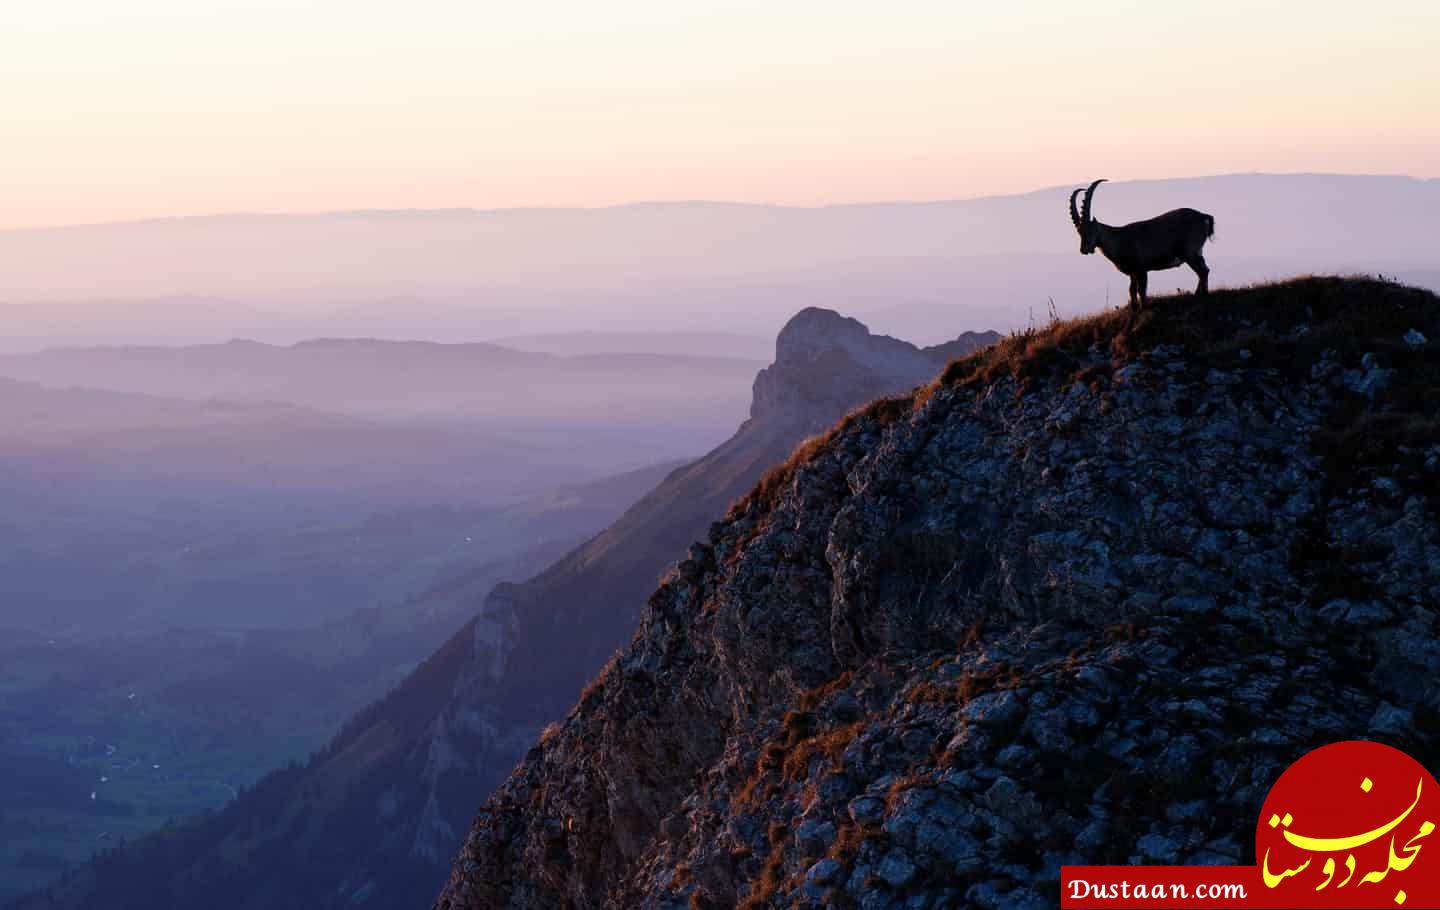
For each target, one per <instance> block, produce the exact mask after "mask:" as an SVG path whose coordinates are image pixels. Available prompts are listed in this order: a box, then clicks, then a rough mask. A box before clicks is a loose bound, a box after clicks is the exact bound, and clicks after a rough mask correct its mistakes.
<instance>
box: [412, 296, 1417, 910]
mask: <svg viewBox="0 0 1440 910" xmlns="http://www.w3.org/2000/svg"><path fill="white" fill-rule="evenodd" d="M1430 339H1440V301H1437V299H1436V298H1435V297H1434V296H1433V295H1431V294H1429V293H1426V292H1423V291H1417V290H1413V289H1409V288H1404V287H1400V286H1397V285H1394V284H1390V283H1387V282H1383V281H1371V280H1365V279H1327V278H1314V279H1303V280H1297V281H1293V282H1288V283H1285V284H1280V285H1271V286H1261V287H1256V288H1251V289H1243V290H1236V291H1222V292H1218V293H1214V294H1212V295H1211V296H1210V298H1209V299H1196V298H1191V297H1180V298H1172V299H1161V300H1157V301H1154V303H1153V305H1152V307H1151V308H1150V309H1148V310H1146V311H1145V312H1143V313H1140V314H1135V313H1131V312H1112V313H1107V314H1103V315H1101V316H1097V317H1094V318H1091V319H1088V320H1082V321H1077V322H1072V323H1065V324H1059V325H1055V326H1052V327H1051V328H1049V329H1048V330H1045V331H1041V332H1033V333H1027V334H1024V335H1020V336H1015V337H1012V338H1010V339H1007V340H1005V341H1004V342H1002V343H1001V344H999V345H996V346H995V347H993V348H991V349H988V350H986V351H984V352H981V353H980V354H977V355H975V356H972V357H969V358H965V359H962V360H959V361H957V362H955V363H954V364H952V365H951V366H950V367H949V368H947V369H946V371H945V372H944V373H943V374H942V375H941V376H940V377H939V378H938V379H937V380H936V381H935V382H934V383H932V384H931V385H930V386H928V387H926V388H923V389H921V390H918V391H917V392H916V393H914V394H913V395H908V396H902V397H900V398H896V399H887V400H882V401H879V402H876V403H875V404H873V405H871V406H869V407H867V408H865V409H862V410H860V411H858V412H855V413H853V414H852V415H850V416H849V417H847V418H846V419H845V420H844V421H842V422H841V423H840V424H838V425H836V426H835V427H834V428H833V429H832V430H831V431H830V432H829V433H828V434H827V435H826V436H825V437H823V438H821V439H819V440H816V441H813V442H811V443H808V444H806V445H804V446H802V447H801V448H800V449H799V450H797V452H796V453H795V456H794V458H792V460H791V461H790V462H789V463H787V464H786V465H784V466H782V467H781V468H779V469H777V470H776V471H773V472H772V473H771V474H770V475H768V476H767V477H766V478H765V479H763V480H762V481H761V483H759V484H758V485H757V486H756V487H755V488H754V490H752V492H751V493H750V494H749V495H748V496H747V497H745V498H744V499H743V500H742V501H740V502H739V503H737V504H736V506H735V507H734V508H733V509H732V510H731V511H730V513H729V515H728V516H727V517H726V519H725V520H724V521H723V522H720V523H717V524H716V525H715V526H714V527H713V528H712V529H711V532H710V534H709V536H708V539H707V540H706V541H705V542H703V543H697V544H695V545H694V546H692V547H691V549H690V551H689V554H688V556H687V558H686V559H685V561H683V562H682V563H680V565H679V566H678V567H677V568H676V569H675V571H674V572H673V573H672V574H671V575H670V576H669V577H668V578H667V579H666V580H665V581H664V583H663V584H661V586H660V587H659V589H658V590H657V591H656V592H655V593H654V595H653V596H652V597H651V598H650V600H649V605H648V607H647V608H646V610H645V612H644V615H643V617H642V619H641V622H640V625H639V628H638V630H637V631H636V633H635V636H634V638H633V640H632V641H631V643H630V645H629V646H628V647H627V648H626V649H624V650H623V651H622V652H621V653H620V654H618V655H617V656H616V658H615V659H614V660H613V661H612V662H611V663H610V664H609V665H608V666H607V667H606V669H605V670H604V672H602V673H601V675H600V676H599V677H598V678H597V679H596V680H595V681H594V683H593V684H592V685H591V686H590V687H589V688H587V690H586V691H585V693H584V694H583V695H582V697H581V699H580V701H579V703H578V704H577V705H576V706H575V708H574V709H573V710H572V712H571V713H570V715H569V716H568V717H567V718H566V720H565V721H564V722H563V723H561V724H558V725H556V726H554V727H552V728H550V729H548V730H547V731H546V732H545V734H544V735H543V736H542V737H541V739H540V741H539V742H538V743H537V744H536V745H535V746H534V747H533V748H531V750H530V752H529V754H528V755H527V756H526V757H525V759H524V761H523V762H522V763H521V764H520V765H519V767H517V768H516V769H515V772H514V773H513V774H512V775H511V777H510V778H509V780H508V781H506V782H505V784H504V785H503V786H502V787H501V788H500V789H499V790H498V791H497V792H496V793H495V795H494V796H492V797H491V799H490V800H489V801H487V802H486V803H485V804H484V805H483V806H482V807H481V809H480V811H479V813H478V815H477V817H476V820H475V823H474V826H473V828H472V830H471V832H470V835H469V837H468V838H467V840H466V842H465V845H464V847H463V849H462V851H461V853H460V855H459V857H458V858H457V860H456V862H455V864H454V867H453V870H452V873H451V877H450V881H449V882H448V884H447V886H446V888H445V890H444V892H443V893H442V895H441V897H440V899H439V901H438V902H437V904H436V906H437V908H441V910H458V908H479V907H486V908H493V907H537V906H547V907H653V908H662V907H663V908H669V907H692V908H693V907H725V906H734V905H737V904H738V905H740V906H748V907H762V906H763V907H768V906H795V907H822V906H824V907H829V906H839V907H864V908H901V907H903V908H915V910H923V908H939V907H972V906H973V907H987V908H1002V907H1003V908H1010V907H1015V908H1018V907H1042V906H1053V905H1054V903H1055V901H1056V899H1057V895H1058V892H1057V887H1056V880H1057V878H1058V871H1059V867H1060V865H1061V864H1062V863H1083V862H1093V863H1105V862H1112V863H1113V862H1119V863H1125V862H1158V863H1237V862H1253V861H1254V857H1253V856H1252V855H1251V852H1252V851H1251V846H1250V842H1251V838H1250V835H1249V832H1250V831H1251V830H1253V827H1254V824H1255V818H1256V814H1257V813H1258V811H1259V807H1260V804H1261V801H1262V800H1263V798H1264V796H1265V793H1266V791H1267V790H1268V788H1269V786H1270V785H1271V784H1272V783H1273V782H1274V780H1275V778H1276V776H1277V775H1278V774H1279V772H1280V771H1281V770H1282V769H1283V768H1284V767H1285V766H1287V765H1288V764H1289V763H1290V762H1291V761H1293V760H1294V759H1296V758H1298V757H1299V756H1300V755H1301V754H1303V753H1304V752H1305V751H1307V750H1308V749H1310V748H1313V747H1315V746H1318V745H1321V744H1323V743H1326V742H1331V741H1335V740H1340V739H1347V738H1366V739H1377V740H1380V741H1384V742H1388V743H1391V744H1393V745H1396V746H1398V747H1400V748H1402V749H1405V750H1406V751H1408V752H1409V753H1410V754H1411V755H1413V756H1414V757H1416V758H1417V759H1418V760H1420V761H1421V762H1422V763H1423V764H1425V765H1427V766H1428V767H1429V768H1431V769H1432V771H1434V770H1436V769H1437V767H1440V627H1437V615H1436V609H1437V604H1440V530H1437V511H1440V495H1437V494H1436V492H1435V491H1436V490H1437V489H1440V419H1437V411H1440V356H1437V348H1436V345H1435V342H1434V341H1431V340H1430Z"/></svg>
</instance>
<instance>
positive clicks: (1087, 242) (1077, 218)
mask: <svg viewBox="0 0 1440 910" xmlns="http://www.w3.org/2000/svg"><path fill="white" fill-rule="evenodd" d="M1104 182H1105V178H1104V177H1101V178H1100V179H1099V180H1096V181H1095V182H1094V183H1092V184H1090V188H1089V189H1087V190H1076V191H1075V192H1073V193H1071V194H1070V220H1071V221H1073V222H1075V230H1076V231H1078V232H1079V233H1080V252H1081V253H1083V254H1085V255H1086V256H1089V255H1090V254H1091V253H1093V252H1095V240H1096V233H1097V232H1096V230H1095V219H1094V218H1092V217H1091V216H1090V200H1092V199H1094V198H1095V187H1097V186H1099V185H1100V184H1102V183H1104ZM1082 192H1083V193H1084V194H1085V202H1084V203H1082V204H1081V207H1080V210H1079V211H1076V209H1075V197H1076V196H1079V195H1080V194H1081V193H1082Z"/></svg>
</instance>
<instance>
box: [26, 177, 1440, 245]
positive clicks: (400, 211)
mask: <svg viewBox="0 0 1440 910" xmlns="http://www.w3.org/2000/svg"><path fill="white" fill-rule="evenodd" d="M1236 177H1281V178H1286V177H1340V178H1353V179H1372V180H1411V181H1416V182H1419V183H1431V182H1440V177H1417V176H1415V175H1413V174H1387V173H1370V172H1363V171H1362V172H1342V171H1228V172H1223V173H1217V174H1191V175H1184V176H1178V177H1143V178H1136V179H1130V180H1127V179H1124V178H1121V179H1112V180H1109V181H1107V182H1109V183H1110V184H1111V185H1112V186H1123V185H1135V184H1147V183H1170V182H1179V181H1192V180H1221V179H1228V178H1236ZM1082 185H1083V181H1082ZM1068 190H1069V186H1068V185H1067V184H1063V183H1057V184H1051V185H1048V186H1042V187H1037V188H1036V189H1032V190H1022V191H1018V192H1011V193H983V194H980V195H976V196H955V197H944V198H938V199H889V200H877V201H872V202H824V203H818V204H814V205H801V204H794V203H783V202H749V201H742V200H724V199H704V198H697V199H670V200H665V199H652V200H636V201H633V202H618V203H611V204H607V205H589V206H583V205H518V206H500V207H493V208H487V207H482V206H446V207H437V208H411V207H404V208H393V209H387V208H373V207H362V208H354V209H321V210H313V211H304V210H297V211H243V210H240V211H229V212H208V213H196V214H190V215H155V216H151V217H146V218H117V219H112V220H106V221H81V222H71V223H61V224H40V225H28V226H23V227H5V228H0V235H4V234H19V233H40V232H47V231H77V230H90V229H95V228H107V227H125V226H132V227H133V226H143V225H160V224H173V223H176V222H185V221H222V220H237V221H239V220H257V221H258V220H266V219H277V220H281V219H291V220H304V219H315V220H321V219H327V218H331V219H340V218H363V217H374V216H392V217H395V216H401V217H405V216H408V217H426V216H430V217H434V216H451V217H473V216H478V215H525V214H542V213H557V212H585V213H595V212H613V211H619V210H623V209H639V208H667V207H680V206H714V207H726V208H764V209H782V210H787V211H824V210H827V209H843V208H880V207H888V206H905V205H912V206H924V205H952V204H955V203H961V202H983V201H986V200H992V199H1014V198H1018V197H1023V196H1034V195H1039V194H1042V193H1051V192H1057V191H1068Z"/></svg>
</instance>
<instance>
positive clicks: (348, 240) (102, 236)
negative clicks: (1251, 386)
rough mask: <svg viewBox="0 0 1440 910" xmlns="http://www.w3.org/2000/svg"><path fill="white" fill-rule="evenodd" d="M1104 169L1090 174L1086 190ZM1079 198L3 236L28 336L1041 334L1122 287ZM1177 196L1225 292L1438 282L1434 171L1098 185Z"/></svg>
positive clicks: (623, 209) (4, 292) (11, 302)
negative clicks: (830, 318)
mask: <svg viewBox="0 0 1440 910" xmlns="http://www.w3.org/2000/svg"><path fill="white" fill-rule="evenodd" d="M1096 176H1103V175H1090V174H1077V175H1075V185H1077V186H1079V185H1084V183H1086V182H1088V181H1089V180H1090V179H1093V177H1096ZM1115 176H1118V175H1115ZM1070 189H1071V187H1070V186H1062V187H1054V188H1050V189H1045V190H1039V191H1036V192H1033V193H1026V194H1023V195H1014V196H996V197H988V198H980V199H967V200H956V201H942V202H932V203H893V204H869V205H840V206H826V207H819V208H795V207H784V206H773V205H740V204H728V203H664V204H640V205H630V206H620V207H615V208H602V209H516V210H498V211H483V210H469V209H461V210H449V211H390V212H385V211H380V212H342V213H329V214H315V215H219V216H213V217H201V218H176V219H164V220H156V221H145V222H128V223H116V224H101V225H88V226H78V227H70V228H51V229H44V230H10V231H0V303H3V304H4V305H3V306H0V339H3V344H4V345H5V347H7V348H8V349H10V350H34V349H38V348H41V347H47V346H53V345H55V344H109V343H116V342H126V343H155V342H163V343H175V342H200V341H211V342H216V341H225V340H228V339H231V338H237V337H242V338H254V339H257V340H262V341H268V342H273V343H287V344H288V343H292V342H294V341H298V340H301V339H305V338H314V337H318V336H328V337H356V336H368V337H382V338H392V339H393V338H400V339H429V340H437V341H481V340H487V339H494V338H502V337H513V336H515V335H520V334H535V333H546V334H549V333H570V332H576V331H582V330H583V331H606V332H615V331H623V332H696V331H705V332H711V331H715V332H724V333H735V332H739V333H741V334H752V335H753V334H760V335H763V336H766V337H773V333H774V332H775V331H776V330H777V329H778V328H779V327H780V325H781V324H782V323H783V322H784V320H785V319H786V318H788V317H789V315H790V314H792V313H794V312H795V310H796V309H798V308H799V307H801V306H805V305H812V304H813V305H822V306H829V307H835V308H838V309H841V310H844V311H846V312H851V313H855V314H857V315H858V316H861V317H862V318H865V319H866V320H867V322H868V323H869V324H870V325H872V327H874V328H875V329H876V330H877V331H880V332H885V333H890V334H897V335H901V336H902V337H907V338H914V339H916V340H918V341H921V342H929V343H935V342H939V341H943V340H944V339H946V338H951V337H954V335H956V334H957V333H959V332H961V331H964V330H967V329H975V330H978V329H985V328H999V329H1007V328H1013V327H1016V326H1021V325H1024V324H1025V323H1026V321H1027V320H1028V318H1029V315H1030V314H1031V313H1032V312H1033V313H1036V314H1039V315H1040V316H1041V317H1043V315H1044V314H1045V313H1046V310H1047V308H1048V306H1049V301H1050V300H1051V299H1053V300H1054V302H1055V305H1056V307H1057V309H1058V310H1059V312H1061V313H1062V314H1069V313H1077V312H1081V311H1089V310H1094V309H1098V308H1100V307H1102V306H1103V305H1104V304H1105V302H1106V300H1107V291H1108V299H1109V300H1110V301H1111V302H1114V301H1116V300H1118V299H1120V297H1121V294H1122V292H1123V289H1124V279H1123V278H1121V277H1120V276H1119V275H1118V274H1117V273H1115V272H1114V270H1113V269H1112V268H1111V267H1110V266H1109V264H1108V263H1105V262H1104V261H1102V260H1101V258H1100V257H1098V256H1097V257H1081V256H1079V255H1078V244H1077V241H1076V238H1075V234H1074V231H1073V230H1072V228H1071V226H1070V223H1069V218H1068V214H1067V212H1066V197H1067V195H1068V193H1069V191H1070ZM1182 205H1185V206H1192V207H1195V208H1200V209H1202V210H1204V211H1207V212H1209V213H1211V214H1212V215H1214V216H1215V218H1216V239H1215V244H1214V246H1213V248H1212V249H1211V250H1209V251H1208V255H1209V256H1210V258H1211V264H1212V268H1213V269H1214V276H1213V277H1214V281H1215V282H1217V283H1218V284H1226V283H1229V284H1235V283H1244V282H1250V281H1254V280H1258V279H1261V278H1266V277H1274V276H1276V275H1288V274H1294V273H1296V272H1307V271H1323V272H1334V271H1344V272H1349V271H1360V272H1371V273H1373V272H1384V273H1385V274H1400V275H1401V276H1402V277H1404V278H1406V279H1407V280H1410V281H1415V282H1418V283H1421V284H1425V283H1429V282H1435V281H1436V279H1437V276H1440V254H1437V252H1436V248H1435V245H1434V243H1433V239H1432V238H1434V237H1435V236H1437V235H1440V181H1437V180H1417V179H1412V178H1406V177H1381V176H1335V175H1316V174H1295V175H1266V174H1240V175H1227V176H1216V177H1199V178H1186V179H1174V180H1151V181H1134V182H1121V181H1117V182H1115V183H1110V184H1106V185H1104V186H1102V187H1101V188H1100V190H1099V192H1098V194H1097V196H1096V201H1095V213H1096V215H1097V217H1099V218H1100V219H1101V220H1103V221H1107V222H1109V223H1115V224H1118V223H1123V222H1126V221H1130V220H1134V219H1137V218H1142V217H1147V216H1149V215H1153V214H1158V213H1159V212H1161V211H1164V210H1166V209H1169V208H1174V207H1177V206H1182ZM1172 275H1173V276H1174V277H1173V279H1172V277H1171V276H1172ZM1172 281H1173V283H1174V284H1175V285H1185V286H1188V284H1189V282H1190V278H1189V276H1188V275H1186V274H1182V273H1179V272H1175V273H1162V274H1161V275H1157V276H1155V278H1154V280H1153V282H1152V284H1154V285H1155V286H1156V287H1158V288H1160V289H1167V288H1169V287H1171V286H1172V284H1171V282H1172ZM897 308H898V309H897ZM641 343H643V342H641ZM641 350H645V351H652V352H655V351H661V350H664V348H663V347H661V346H660V345H659V344H658V343H657V344H655V345H653V346H645V347H643V348H641ZM717 350H718V349H717Z"/></svg>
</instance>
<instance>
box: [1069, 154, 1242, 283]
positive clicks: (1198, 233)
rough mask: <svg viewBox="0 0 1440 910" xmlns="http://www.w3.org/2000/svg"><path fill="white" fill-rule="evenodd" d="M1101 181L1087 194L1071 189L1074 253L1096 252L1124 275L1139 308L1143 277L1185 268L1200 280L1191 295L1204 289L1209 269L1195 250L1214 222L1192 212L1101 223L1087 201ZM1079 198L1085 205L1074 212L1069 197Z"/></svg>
mask: <svg viewBox="0 0 1440 910" xmlns="http://www.w3.org/2000/svg"><path fill="white" fill-rule="evenodd" d="M1104 182H1105V180H1104V178H1101V179H1100V180H1096V181H1095V182H1094V183H1092V184H1090V187H1089V189H1085V190H1076V191H1075V192H1073V193H1071V194H1070V220H1071V221H1073V222H1074V223H1075V230H1077V231H1079V232H1080V252H1081V253H1083V254H1085V255H1086V256H1089V255H1090V254H1091V253H1093V252H1095V250H1096V248H1099V250H1100V252H1101V253H1103V254H1105V258H1106V259H1109V260H1110V261H1111V262H1112V263H1114V265H1115V268H1117V269H1119V270H1120V271H1122V272H1124V273H1125V274H1126V275H1129V276H1130V305H1131V306H1132V307H1135V306H1141V305H1143V304H1144V303H1145V302H1146V300H1147V297H1146V296H1145V285H1146V279H1147V277H1148V273H1150V272H1159V271H1163V270H1164V269H1173V268H1175V267H1176V266H1179V265H1182V264H1183V265H1188V266H1190V268H1191V269H1193V270H1194V271H1195V274H1196V275H1198V276H1199V277H1200V283H1199V284H1198V285H1196V287H1195V293H1196V294H1205V293H1207V292H1208V291H1209V290H1210V267H1209V266H1207V265H1206V264H1205V257H1204V256H1203V255H1201V252H1200V251H1201V249H1202V248H1203V247H1204V246H1205V241H1207V240H1209V239H1210V238H1211V237H1213V236H1215V219H1214V218H1212V217H1211V216H1209V215H1207V214H1205V213H1204V212H1197V211H1195V210H1194V209H1174V210H1173V211H1169V212H1166V213H1165V214H1163V215H1157V216H1155V217H1154V218H1149V219H1146V220H1145V221H1136V222H1132V223H1131V224H1124V225H1121V226H1120V227H1111V226H1110V225H1108V224H1101V223H1100V222H1098V221H1096V220H1095V219H1094V218H1093V217H1091V215H1090V202H1091V200H1092V199H1094V198H1095V187H1097V186H1099V185H1100V184H1102V183H1104ZM1082 192H1083V193H1084V194H1085V202H1084V203H1083V204H1082V206H1081V208H1080V210H1079V211H1076V209H1075V197H1076V196H1079V195H1080V194H1081V193H1082Z"/></svg>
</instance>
